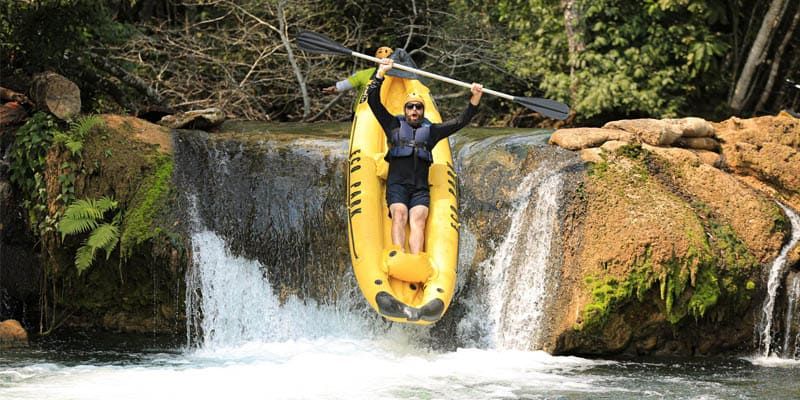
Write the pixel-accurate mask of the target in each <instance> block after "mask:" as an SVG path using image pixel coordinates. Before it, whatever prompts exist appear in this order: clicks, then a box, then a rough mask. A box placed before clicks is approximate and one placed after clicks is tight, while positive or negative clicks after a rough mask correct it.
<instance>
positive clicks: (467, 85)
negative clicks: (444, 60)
mask: <svg viewBox="0 0 800 400" xmlns="http://www.w3.org/2000/svg"><path fill="white" fill-rule="evenodd" d="M350 54H351V55H353V56H354V57H358V58H363V59H365V60H369V61H372V62H376V63H380V62H381V59H380V58H377V57H372V56H368V55H366V54H361V53H359V52H356V51H351V52H350ZM393 68H397V69H399V70H402V71H407V72H412V73H415V74H417V75H422V76H424V77H427V78H431V79H436V80H440V81H443V82H447V83H451V84H453V85H457V86H462V87H465V88H467V89H471V88H472V84H471V83H466V82H461V81H459V80H456V79H453V78H448V77H446V76H442V75H438V74H434V73H432V72H426V71H423V70H420V69H416V68H412V67H407V66H405V65H403V64H399V63H394V67H393ZM483 93H488V94H491V95H494V96H497V97H501V98H504V99H506V100H511V101H514V96H512V95H510V94H505V93H502V92H498V91H495V90H492V89H487V88H483Z"/></svg>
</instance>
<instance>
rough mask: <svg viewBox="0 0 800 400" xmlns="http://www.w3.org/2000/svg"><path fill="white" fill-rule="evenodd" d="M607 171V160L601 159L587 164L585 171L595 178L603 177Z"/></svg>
mask: <svg viewBox="0 0 800 400" xmlns="http://www.w3.org/2000/svg"><path fill="white" fill-rule="evenodd" d="M607 172H608V162H607V161H602V162H599V163H591V164H589V166H588V169H587V171H586V173H587V174H588V175H589V176H590V177H592V178H595V179H603V178H604V177H605V176H606V173H607Z"/></svg>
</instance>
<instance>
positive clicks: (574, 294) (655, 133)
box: [548, 116, 800, 355]
mask: <svg viewBox="0 0 800 400" xmlns="http://www.w3.org/2000/svg"><path fill="white" fill-rule="evenodd" d="M605 128H614V129H620V130H626V131H628V132H629V133H632V134H634V139H633V140H631V141H630V142H628V143H626V141H617V140H615V139H611V138H609V139H608V140H606V141H603V142H602V143H600V140H590V141H587V142H585V143H584V144H587V143H592V144H593V146H590V147H582V146H573V147H578V148H580V149H582V150H581V157H582V158H583V159H584V160H586V161H588V162H591V163H592V164H591V165H590V167H589V174H588V177H587V180H586V182H585V186H584V188H583V190H584V193H583V194H582V196H583V197H584V198H585V200H584V201H583V202H582V203H581V204H579V205H576V208H575V210H576V213H578V214H577V216H576V218H575V220H574V221H573V222H572V223H569V224H568V225H569V226H568V227H567V231H568V232H567V233H566V236H567V237H568V238H567V239H565V240H566V241H567V242H569V245H567V246H565V250H566V251H565V254H564V265H565V266H569V268H567V267H565V268H564V270H563V271H562V273H563V274H564V276H563V280H562V286H561V288H560V291H561V293H560V296H559V298H558V299H557V300H556V303H557V304H556V306H555V308H556V309H557V310H560V311H558V312H557V313H556V314H559V315H561V316H563V318H561V319H560V321H559V322H557V323H555V324H554V325H555V326H556V328H555V330H554V336H553V337H552V341H551V342H550V345H549V346H550V347H549V348H548V349H549V350H550V351H552V352H555V353H566V354H609V353H625V354H654V355H668V354H671V355H692V354H714V353H718V352H721V351H726V350H732V349H737V348H746V347H748V346H750V345H751V343H752V341H751V338H752V334H753V329H752V326H753V324H754V317H755V312H756V310H757V309H758V306H759V305H760V300H761V299H760V295H759V293H760V292H759V291H760V290H763V288H760V285H761V279H760V275H761V273H762V269H763V268H765V266H768V265H769V264H770V263H771V262H772V260H774V259H775V257H776V256H777V255H778V253H779V252H780V250H781V247H782V246H783V242H784V240H785V238H786V235H787V229H788V227H787V226H786V225H787V223H786V221H785V219H784V216H783V213H782V211H781V210H780V208H779V207H778V206H777V205H776V204H775V203H774V201H773V198H775V197H778V198H782V199H783V200H784V201H786V202H787V203H789V204H791V205H793V206H794V208H796V209H797V208H798V205H800V204H796V203H793V201H794V202H796V201H797V198H798V189H800V180H799V179H800V162H798V161H800V158H798V156H797V150H798V144H799V143H800V130H799V129H798V121H797V120H795V119H793V118H790V117H788V116H787V117H763V118H755V119H752V120H744V121H743V120H737V119H732V120H729V121H726V122H723V123H721V124H715V125H714V126H711V124H710V123H707V122H705V121H702V120H698V119H681V120H664V121H655V120H631V121H621V122H617V123H609V124H606V126H605ZM563 131H566V132H563ZM601 131H602V130H601ZM560 132H561V133H560ZM675 132H679V133H680V134H679V135H678V136H677V137H676V135H674V133H675ZM556 133H557V134H559V137H558V139H557V140H551V143H555V144H560V143H570V144H574V143H578V141H577V140H575V139H573V138H568V137H566V136H569V135H572V134H575V132H574V131H573V132H570V131H569V130H561V131H557V132H556ZM714 134H716V136H717V137H719V138H720V142H721V147H718V146H719V142H717V141H716V140H715V139H713V136H714ZM598 136H599V135H598ZM673 138H674V140H673ZM595 139H597V138H595ZM640 143H642V144H640ZM648 143H655V144H657V145H649V144H648ZM667 143H672V144H674V145H682V146H684V147H688V148H689V149H682V148H674V147H665V145H666V144H667ZM595 146H597V147H595ZM711 149H713V150H717V151H719V150H721V152H722V154H717V153H715V152H713V151H708V150H711ZM720 167H723V168H724V167H727V168H730V170H731V171H732V172H734V174H729V173H727V172H725V171H724V170H722V169H720ZM790 254H791V255H790V265H791V264H792V263H796V262H797V258H798V257H800V250H798V249H795V250H794V251H793V252H792V253H790ZM792 257H794V258H792Z"/></svg>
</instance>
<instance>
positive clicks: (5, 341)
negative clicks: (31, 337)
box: [0, 319, 28, 349]
mask: <svg viewBox="0 0 800 400" xmlns="http://www.w3.org/2000/svg"><path fill="white" fill-rule="evenodd" d="M27 345H28V332H26V331H25V328H23V327H22V325H20V323H19V322H18V321H16V320H13V319H9V320H5V321H3V322H0V349H3V348H9V347H21V346H27Z"/></svg>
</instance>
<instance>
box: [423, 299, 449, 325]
mask: <svg viewBox="0 0 800 400" xmlns="http://www.w3.org/2000/svg"><path fill="white" fill-rule="evenodd" d="M443 312H444V302H443V301H442V300H440V299H434V300H431V301H430V302H428V304H425V305H424V306H422V308H420V309H419V316H420V318H422V319H423V320H425V321H438V320H439V318H441V317H442V313H443Z"/></svg>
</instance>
